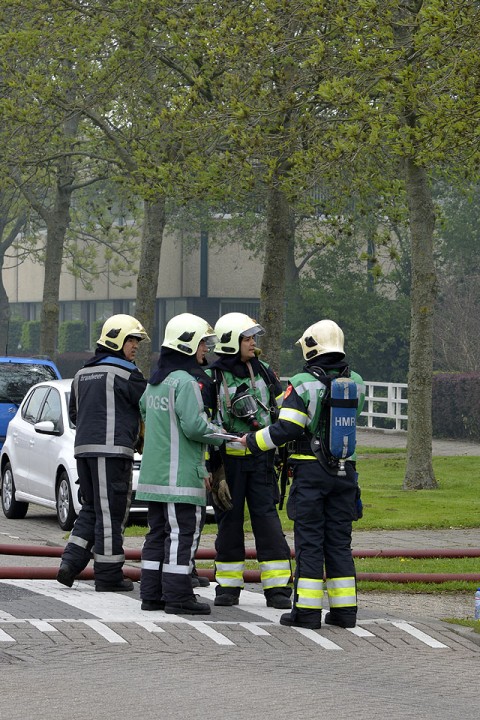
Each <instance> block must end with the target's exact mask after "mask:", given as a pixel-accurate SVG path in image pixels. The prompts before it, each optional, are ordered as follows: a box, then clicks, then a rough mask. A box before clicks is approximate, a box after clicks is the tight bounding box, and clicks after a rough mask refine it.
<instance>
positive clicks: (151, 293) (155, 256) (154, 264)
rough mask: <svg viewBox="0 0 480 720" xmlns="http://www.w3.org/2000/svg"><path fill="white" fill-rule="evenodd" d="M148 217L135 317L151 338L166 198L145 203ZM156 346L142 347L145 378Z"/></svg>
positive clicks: (146, 344)
mask: <svg viewBox="0 0 480 720" xmlns="http://www.w3.org/2000/svg"><path fill="white" fill-rule="evenodd" d="M144 205H145V217H144V222H143V231H142V248H141V256H140V267H139V271H138V280H137V300H136V310H135V314H136V317H137V318H138V320H140V322H141V323H142V325H143V326H144V328H145V330H146V331H147V332H148V334H149V335H150V337H152V336H153V329H154V322H155V301H156V299H157V287H158V275H159V272H160V254H161V250H162V242H163V231H164V228H165V198H164V197H159V198H157V199H156V200H153V201H150V200H145V203H144ZM151 358H152V343H151V342H149V341H147V340H143V341H142V342H141V343H140V345H139V346H138V354H137V365H138V366H139V368H140V369H141V370H142V372H143V374H144V375H145V377H147V378H148V376H149V375H150V366H151Z"/></svg>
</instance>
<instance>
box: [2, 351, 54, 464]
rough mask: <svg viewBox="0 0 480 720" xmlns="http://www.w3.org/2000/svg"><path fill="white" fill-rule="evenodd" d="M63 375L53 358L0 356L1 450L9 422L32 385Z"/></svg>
mask: <svg viewBox="0 0 480 720" xmlns="http://www.w3.org/2000/svg"><path fill="white" fill-rule="evenodd" d="M61 377H62V376H61V375H60V372H59V370H58V368H57V366H56V365H55V363H54V362H53V361H52V360H48V359H44V358H36V357H6V356H3V357H2V356H0V450H1V449H2V447H3V443H4V442H5V437H6V435H7V427H8V423H9V422H10V420H11V419H12V418H13V416H14V415H15V413H16V412H17V410H18V406H19V405H20V403H21V402H22V400H23V398H24V397H25V395H26V394H27V391H28V390H29V389H30V388H31V387H32V385H36V384H37V383H39V382H43V381H44V380H57V379H58V380H60V379H61Z"/></svg>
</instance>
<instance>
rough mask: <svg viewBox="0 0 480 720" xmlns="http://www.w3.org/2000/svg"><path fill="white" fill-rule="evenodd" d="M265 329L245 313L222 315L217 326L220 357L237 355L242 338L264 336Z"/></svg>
mask: <svg viewBox="0 0 480 720" xmlns="http://www.w3.org/2000/svg"><path fill="white" fill-rule="evenodd" d="M264 334H265V329H264V328H263V327H262V326H261V325H259V324H258V323H257V321H256V320H254V319H253V318H251V317H249V316H248V315H244V314H243V313H238V312H232V313H227V314H226V315H222V317H221V318H219V319H218V320H217V322H216V324H215V335H216V336H217V338H218V340H217V344H216V345H215V352H216V353H217V354H219V355H235V353H237V352H238V351H239V350H240V338H241V337H252V335H264Z"/></svg>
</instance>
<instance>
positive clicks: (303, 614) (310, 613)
mask: <svg viewBox="0 0 480 720" xmlns="http://www.w3.org/2000/svg"><path fill="white" fill-rule="evenodd" d="M280 625H287V626H288V627H299V628H307V629H308V630H320V628H321V627H322V611H321V610H304V609H302V608H296V607H294V608H293V610H292V612H291V613H285V614H284V615H282V616H281V618H280Z"/></svg>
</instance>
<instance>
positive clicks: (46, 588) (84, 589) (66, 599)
mask: <svg viewBox="0 0 480 720" xmlns="http://www.w3.org/2000/svg"><path fill="white" fill-rule="evenodd" d="M2 583H4V584H6V585H11V586H15V587H21V588H24V589H27V590H30V591H31V592H32V593H35V594H37V595H44V596H46V597H48V598H49V599H53V600H58V601H60V602H62V603H64V604H66V605H70V606H71V607H73V608H77V609H79V610H83V611H84V612H87V613H89V614H91V615H92V619H83V620H82V619H80V620H78V619H71V620H67V619H65V618H61V619H58V620H51V619H49V620H40V619H37V618H33V619H25V618H15V617H14V616H13V615H11V614H10V613H7V612H0V622H4V623H7V624H10V623H19V622H29V623H31V624H32V625H33V626H34V627H36V628H37V629H38V630H39V631H40V632H57V628H55V627H53V625H51V623H52V622H84V623H86V624H87V625H89V626H90V627H91V628H92V629H94V630H95V631H96V632H98V633H99V634H100V635H101V636H102V637H104V638H105V639H107V640H108V641H109V642H116V643H126V642H127V641H126V640H124V638H122V637H121V636H120V635H119V634H117V633H115V632H114V631H113V630H111V629H110V628H109V627H107V626H106V625H105V624H104V623H125V622H135V623H138V625H140V626H141V627H143V628H144V629H145V630H146V631H147V632H152V633H154V632H156V633H161V632H165V630H164V629H163V628H161V627H159V625H158V623H161V624H162V625H166V624H168V623H176V624H180V623H185V624H189V625H191V626H192V627H196V628H197V630H198V631H199V632H201V633H203V634H205V635H208V636H209V637H210V638H211V639H213V640H214V642H216V643H218V644H221V645H234V643H233V642H232V641H230V640H229V639H228V638H227V637H226V636H225V635H222V633H220V632H218V631H217V630H215V629H213V627H212V625H220V624H224V625H228V624H235V625H236V624H238V625H241V626H242V627H244V628H245V629H247V630H248V631H249V632H251V633H252V634H253V635H258V636H262V635H263V636H268V635H270V633H269V632H268V630H266V629H265V628H264V627H262V626H263V625H266V626H267V627H268V625H269V624H270V623H276V624H277V623H278V622H279V620H280V616H281V615H282V613H283V612H284V611H282V610H277V609H275V608H267V607H266V606H265V598H264V595H263V593H261V592H251V591H248V590H242V593H241V595H240V604H239V605H238V606H233V607H232V608H231V611H232V616H233V617H236V618H237V619H236V620H234V619H233V618H232V620H228V619H227V620H222V621H213V622H212V621H207V620H205V621H203V620H202V621H198V620H193V619H192V618H191V617H187V618H186V617H184V616H182V615H170V614H168V615H167V614H166V613H164V612H163V611H161V610H160V611H158V612H156V613H155V622H152V621H151V620H150V618H149V619H146V615H147V614H149V615H151V613H146V611H144V610H142V609H141V602H140V601H139V600H138V599H136V598H134V597H130V595H129V593H97V592H96V591H95V588H94V586H93V584H91V583H90V584H89V583H86V582H82V581H76V582H75V584H74V586H73V587H72V588H66V587H63V586H61V585H60V584H59V583H57V581H56V580H6V579H5V580H0V585H1V584H2ZM196 593H197V594H198V595H200V596H201V597H202V598H206V599H208V600H210V601H213V600H214V599H215V586H214V585H213V586H210V587H208V588H197V589H196ZM226 610H227V616H228V611H229V610H230V609H229V608H226ZM238 610H242V611H245V612H247V613H252V614H254V615H256V616H258V617H261V618H264V619H265V621H266V622H261V621H257V622H245V621H241V622H239V621H238ZM102 621H103V622H102ZM377 623H382V624H386V625H390V624H391V625H393V626H394V627H397V628H399V629H400V630H403V631H404V632H406V633H407V634H409V635H411V636H413V637H415V638H417V640H420V641H421V642H423V643H425V644H426V645H428V646H429V647H431V648H442V649H445V648H446V649H448V645H444V644H443V643H442V642H440V641H438V640H436V639H435V638H433V637H431V636H430V635H427V634H426V633H424V632H422V631H421V630H418V629H417V628H415V627H414V626H413V625H411V624H410V623H408V622H406V621H403V620H398V621H395V620H389V619H386V618H375V619H365V620H362V621H361V625H362V626H364V625H368V626H372V625H374V624H377ZM362 626H357V627H356V628H348V632H350V633H352V634H353V635H356V636H357V637H363V638H367V637H375V635H374V634H373V633H371V632H370V631H369V630H367V629H365V628H364V627H362ZM293 629H294V630H296V631H297V632H299V633H301V634H302V635H304V636H305V637H307V638H309V639H310V640H311V641H312V642H314V643H316V644H318V645H321V646H322V647H323V648H325V649H328V650H342V648H341V647H339V646H338V645H336V644H335V643H333V642H332V641H331V640H329V639H327V638H325V636H322V635H321V634H319V633H317V632H315V631H314V630H310V629H308V628H293ZM0 641H1V642H15V640H14V638H12V637H11V636H10V635H9V634H8V633H6V632H4V631H3V630H0Z"/></svg>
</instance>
